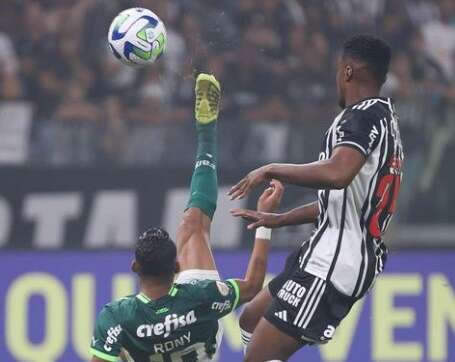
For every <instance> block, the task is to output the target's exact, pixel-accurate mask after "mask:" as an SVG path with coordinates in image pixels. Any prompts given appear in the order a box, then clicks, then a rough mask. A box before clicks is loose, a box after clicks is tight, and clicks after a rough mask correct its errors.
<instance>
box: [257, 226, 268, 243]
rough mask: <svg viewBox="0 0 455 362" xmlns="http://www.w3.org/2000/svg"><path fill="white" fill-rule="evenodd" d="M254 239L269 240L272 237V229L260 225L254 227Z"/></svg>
mask: <svg viewBox="0 0 455 362" xmlns="http://www.w3.org/2000/svg"><path fill="white" fill-rule="evenodd" d="M256 239H264V240H270V239H272V229H269V228H266V227H264V226H260V227H258V228H257V229H256Z"/></svg>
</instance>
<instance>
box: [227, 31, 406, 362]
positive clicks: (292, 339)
mask: <svg viewBox="0 0 455 362" xmlns="http://www.w3.org/2000/svg"><path fill="white" fill-rule="evenodd" d="M390 53H391V52H390V48H389V46H388V45H387V44H386V43H385V42H384V41H383V40H381V39H378V38H376V37H373V36H369V35H358V36H355V37H353V38H351V39H349V40H348V41H347V42H346V43H345V44H344V47H343V51H342V55H341V57H340V61H339V64H338V69H337V88H338V94H339V105H340V106H341V108H342V109H343V110H342V112H341V113H340V114H339V115H338V116H337V117H336V118H335V120H334V122H333V124H332V126H331V127H330V128H329V130H328V131H327V132H326V134H325V137H324V140H323V144H322V149H321V152H320V154H319V160H318V161H316V162H313V163H309V164H303V165H291V164H271V165H267V166H264V167H261V168H259V169H257V170H254V171H252V172H251V173H249V174H248V175H247V176H246V177H245V178H244V179H243V180H241V181H240V182H239V183H238V184H237V185H235V186H234V187H233V188H232V189H231V191H230V194H231V197H232V198H233V199H237V198H242V197H244V196H245V195H246V194H247V193H248V192H249V191H250V190H251V189H253V188H254V187H256V186H257V185H259V184H261V183H262V182H264V181H267V180H269V179H271V178H274V179H278V180H280V181H282V182H287V183H292V184H296V185H300V186H305V187H311V188H315V189H318V190H319V191H318V201H317V202H315V203H312V204H309V205H305V206H302V207H300V208H298V209H294V210H291V211H289V212H287V213H284V214H267V213H258V212H255V211H250V210H234V212H233V213H234V215H235V216H240V217H243V218H246V219H248V220H251V221H253V223H252V224H250V225H249V227H250V228H256V227H258V226H262V227H263V226H266V227H280V226H285V225H295V224H303V223H312V222H316V228H315V230H314V232H313V234H312V236H311V238H310V239H309V240H307V241H305V242H304V243H303V245H302V246H301V248H299V250H297V251H295V252H294V253H292V254H291V255H290V256H289V258H288V260H287V262H286V267H285V270H284V271H283V272H282V273H281V274H280V275H279V276H278V277H277V278H275V279H274V280H273V281H272V282H271V283H270V284H269V286H268V287H267V288H265V289H264V290H263V291H262V292H261V293H260V294H259V295H258V296H257V297H256V298H255V299H254V300H253V301H252V302H251V303H250V304H249V305H247V307H246V308H245V310H244V313H243V315H242V318H241V327H242V329H243V340H244V342H249V341H250V340H251V342H250V345H249V346H248V348H247V351H246V360H247V361H261V362H262V361H268V360H286V359H287V358H288V357H289V356H291V355H292V354H293V353H294V352H295V351H297V350H298V349H299V348H301V347H302V346H304V345H307V344H318V343H326V342H328V341H329V340H330V339H331V338H332V336H333V333H334V332H335V329H336V328H337V326H338V325H339V323H340V322H341V320H342V319H343V318H344V317H345V316H346V315H347V314H348V312H349V311H350V309H351V307H352V305H353V304H354V303H355V302H356V301H357V300H358V299H359V298H361V297H363V296H364V295H365V293H366V292H367V291H368V290H369V288H370V287H371V286H372V285H373V282H374V280H375V278H376V276H377V275H378V274H379V273H380V272H381V271H382V270H383V268H384V263H385V261H386V255H387V249H386V246H385V244H384V242H383V240H382V237H383V235H384V233H385V231H386V229H387V226H388V224H389V222H390V220H391V217H392V214H393V213H394V211H395V207H396V200H397V196H398V192H399V188H400V183H401V177H402V176H401V175H402V173H401V168H402V163H403V150H402V145H401V139H400V132H399V127H398V119H397V115H396V112H395V109H394V106H393V101H392V100H391V99H390V98H382V97H380V96H379V93H380V90H381V87H382V85H383V84H384V82H385V80H386V76H387V72H388V67H389V63H390V57H391V54H390ZM261 317H262V318H261ZM253 330H254V333H253V335H252V336H251V333H252V332H253ZM270 340H273V341H274V343H269V342H268V341H270Z"/></svg>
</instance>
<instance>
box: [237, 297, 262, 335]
mask: <svg viewBox="0 0 455 362" xmlns="http://www.w3.org/2000/svg"><path fill="white" fill-rule="evenodd" d="M260 319H261V314H260V313H259V312H258V311H257V310H256V309H255V308H254V307H253V306H252V305H251V303H247V304H245V307H244V308H243V311H242V314H240V319H239V325H240V328H242V329H243V330H245V331H248V332H252V331H254V329H255V328H256V326H257V324H258V323H259V320H260Z"/></svg>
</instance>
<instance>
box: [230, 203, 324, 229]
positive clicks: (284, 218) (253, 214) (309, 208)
mask: <svg viewBox="0 0 455 362" xmlns="http://www.w3.org/2000/svg"><path fill="white" fill-rule="evenodd" d="M231 214H232V216H235V217H241V218H243V219H245V220H247V221H251V224H249V225H248V226H247V228H248V229H256V228H258V227H261V226H264V227H266V228H270V229H276V228H280V227H283V226H290V225H302V224H311V223H314V222H315V221H316V220H317V218H318V215H319V206H318V203H317V201H315V202H312V203H310V204H306V205H303V206H300V207H296V208H295V209H292V210H289V211H287V212H284V213H281V214H276V213H273V212H262V211H254V210H246V209H233V210H231Z"/></svg>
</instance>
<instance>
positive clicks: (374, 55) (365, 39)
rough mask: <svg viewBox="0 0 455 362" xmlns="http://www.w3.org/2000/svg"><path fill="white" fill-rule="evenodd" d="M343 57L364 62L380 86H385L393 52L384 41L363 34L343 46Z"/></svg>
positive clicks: (352, 38)
mask: <svg viewBox="0 0 455 362" xmlns="http://www.w3.org/2000/svg"><path fill="white" fill-rule="evenodd" d="M343 57H351V58H352V59H355V60H359V61H361V62H364V63H365V64H366V65H367V67H368V68H369V70H370V72H371V75H372V76H373V77H374V78H375V80H376V81H377V82H378V84H379V85H380V86H382V85H383V84H384V82H385V81H386V78H387V73H388V71H389V65H390V58H391V57H392V51H391V49H390V46H389V45H388V44H387V43H386V42H385V41H384V40H382V39H380V38H378V37H375V36H373V35H367V34H361V35H355V36H353V37H351V38H350V39H348V40H347V41H346V42H345V43H344V46H343Z"/></svg>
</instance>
